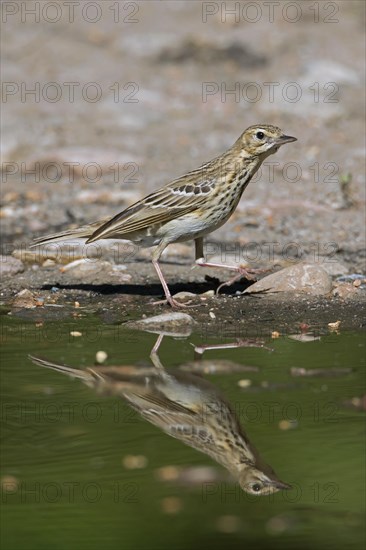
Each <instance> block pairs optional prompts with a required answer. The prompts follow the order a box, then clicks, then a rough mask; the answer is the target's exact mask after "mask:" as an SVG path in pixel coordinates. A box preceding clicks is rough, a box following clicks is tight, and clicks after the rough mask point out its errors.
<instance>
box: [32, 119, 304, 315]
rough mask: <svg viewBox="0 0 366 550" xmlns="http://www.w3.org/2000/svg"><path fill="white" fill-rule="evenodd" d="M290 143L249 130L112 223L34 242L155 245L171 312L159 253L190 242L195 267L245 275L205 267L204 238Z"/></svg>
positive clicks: (272, 131) (272, 133) (275, 133)
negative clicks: (71, 240) (82, 240)
mask: <svg viewBox="0 0 366 550" xmlns="http://www.w3.org/2000/svg"><path fill="white" fill-rule="evenodd" d="M292 141H296V138H294V137H291V136H286V135H285V134H284V133H283V132H282V130H281V129H280V128H277V127H276V126H270V125H268V124H262V125H256V126H250V127H249V128H247V130H245V132H243V133H242V135H241V136H240V137H239V138H238V139H237V141H236V142H235V143H234V145H233V146H232V147H230V149H228V150H227V151H226V152H225V153H223V154H222V155H220V156H219V157H216V158H214V159H213V160H211V161H210V162H206V163H205V164H203V165H202V166H200V167H199V168H197V169H196V170H192V171H191V172H188V174H185V175H184V176H181V177H180V178H177V179H175V180H173V181H172V182H170V183H168V184H167V185H164V187H161V188H160V189H158V190H157V191H155V192H154V193H151V194H150V195H147V197H145V198H144V199H142V200H140V201H138V202H136V203H135V204H132V205H131V206H129V207H128V208H126V209H125V210H123V212H120V213H119V214H117V215H116V216H114V217H113V218H111V219H108V220H101V221H98V222H94V223H92V224H88V225H84V226H82V227H80V228H77V229H71V230H68V231H64V232H61V233H57V234H54V235H49V236H46V237H42V238H39V239H37V240H36V241H35V243H36V244H37V245H40V244H46V243H49V242H56V241H59V242H60V241H64V240H66V239H69V238H85V239H86V243H87V244H88V243H92V242H94V241H97V240H99V239H123V240H129V241H132V242H134V243H137V244H138V245H139V246H142V247H150V246H156V249H155V250H154V252H153V254H152V263H153V266H154V268H155V270H156V273H157V274H158V277H159V279H160V282H161V284H162V286H163V289H164V293H165V297H166V301H167V302H168V303H169V304H170V305H171V306H172V307H184V304H181V303H179V302H177V300H175V299H174V298H173V297H172V295H171V293H170V290H169V287H168V285H167V283H166V281H165V278H164V275H163V273H162V271H161V268H160V265H159V259H160V256H161V254H162V252H163V251H164V250H165V248H166V247H167V246H168V245H169V244H171V243H178V242H184V241H188V240H191V239H194V241H195V246H196V263H197V265H200V266H203V267H225V268H227V269H232V270H235V271H238V272H239V274H244V275H245V274H246V275H250V274H251V272H250V270H245V269H243V268H241V267H240V266H239V267H235V266H234V267H233V266H228V265H224V264H216V263H215V264H211V263H210V262H206V261H205V260H204V257H203V237H204V236H205V235H207V234H209V233H211V232H212V231H215V229H217V228H219V227H221V226H222V225H223V224H224V223H225V222H227V220H228V219H229V218H230V216H231V215H232V213H233V212H234V210H235V209H236V207H237V205H238V202H239V200H240V198H241V196H242V194H243V191H244V189H245V188H246V186H247V185H248V183H249V182H250V180H251V179H252V177H253V176H254V174H255V173H256V172H257V170H258V169H259V167H260V165H261V164H262V162H263V161H264V160H265V159H266V158H267V157H268V156H269V155H272V154H273V153H276V152H277V151H278V149H279V148H280V147H281V146H282V145H284V144H285V143H290V142H292Z"/></svg>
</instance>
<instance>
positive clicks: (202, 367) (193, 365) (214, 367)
mask: <svg viewBox="0 0 366 550" xmlns="http://www.w3.org/2000/svg"><path fill="white" fill-rule="evenodd" d="M178 368H179V370H183V371H186V372H196V373H202V374H221V373H226V374H229V373H233V372H259V368H258V367H252V366H249V365H240V364H239V363H234V362H233V361H228V360H225V359H221V360H220V359H212V360H209V359H207V360H205V361H192V362H190V363H185V364H184V365H180V366H179V367H178Z"/></svg>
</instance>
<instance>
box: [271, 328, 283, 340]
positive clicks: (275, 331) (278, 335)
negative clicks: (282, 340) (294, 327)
mask: <svg viewBox="0 0 366 550" xmlns="http://www.w3.org/2000/svg"><path fill="white" fill-rule="evenodd" d="M280 336H281V335H280V333H279V332H278V331H277V330H274V331H273V332H272V333H271V338H273V339H276V338H279V337H280Z"/></svg>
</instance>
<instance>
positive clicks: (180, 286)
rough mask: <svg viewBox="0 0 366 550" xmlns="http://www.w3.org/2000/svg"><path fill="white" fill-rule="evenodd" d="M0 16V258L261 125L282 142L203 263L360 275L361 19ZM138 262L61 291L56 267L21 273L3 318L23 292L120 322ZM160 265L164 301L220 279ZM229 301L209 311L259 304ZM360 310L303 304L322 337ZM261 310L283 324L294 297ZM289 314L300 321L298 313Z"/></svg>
mask: <svg viewBox="0 0 366 550" xmlns="http://www.w3.org/2000/svg"><path fill="white" fill-rule="evenodd" d="M9 4H11V5H12V8H6V9H7V10H10V11H11V9H13V8H14V11H15V13H10V12H9V13H8V12H7V13H6V17H5V22H4V23H3V25H2V27H3V29H2V30H3V33H2V35H3V38H2V41H3V44H2V45H3V56H4V61H3V67H2V77H3V81H4V82H5V87H3V105H2V111H3V117H2V118H3V120H2V136H3V137H2V142H1V147H2V168H3V173H2V195H1V197H2V198H1V203H2V212H1V222H2V253H3V254H5V255H6V256H8V255H10V254H12V253H13V251H14V250H16V249H18V250H19V249H22V250H25V249H27V248H28V245H29V244H30V243H31V241H32V239H33V238H34V237H35V236H40V235H42V234H47V233H50V232H53V231H55V230H56V231H57V230H59V229H61V228H62V229H63V228H67V227H71V226H73V225H74V226H76V225H78V224H82V223H84V222H89V221H94V220H97V219H99V218H103V217H105V216H109V215H110V216H112V215H114V214H116V213H117V212H118V211H121V210H122V209H123V208H124V207H126V206H128V205H129V204H131V203H132V202H134V201H135V200H138V199H139V198H141V197H143V196H144V195H145V194H146V193H147V192H150V191H152V190H153V189H154V188H157V187H158V186H160V185H163V184H164V183H167V182H168V181H169V180H171V179H173V178H174V177H176V176H178V175H181V174H182V173H185V172H187V171H188V170H190V169H193V168H195V167H197V166H199V165H200V164H201V163H202V162H205V161H207V160H209V159H210V158H213V157H214V156H216V155H217V154H220V153H221V152H223V151H224V150H225V149H226V148H228V147H229V146H230V145H231V144H232V143H233V142H234V141H235V140H236V138H237V137H238V136H239V134H240V133H241V132H242V131H243V130H244V129H245V128H246V127H247V126H249V125H251V124H255V123H258V122H263V123H271V124H276V125H279V126H280V127H281V128H283V130H284V131H285V132H286V133H288V134H290V135H295V136H296V137H297V138H298V142H296V143H295V144H290V145H289V146H286V147H284V148H283V149H282V150H281V151H280V152H279V153H278V154H277V155H276V156H273V157H270V158H269V159H268V161H267V162H266V163H265V165H264V166H263V167H262V170H261V172H260V173H259V174H258V177H257V178H256V180H255V181H252V182H251V184H250V185H249V187H248V189H247V190H246V192H245V194H244V197H243V199H242V201H241V203H240V205H239V207H238V209H237V211H236V212H235V214H234V215H233V216H232V218H231V219H230V221H229V222H228V223H227V224H226V225H225V226H223V227H222V228H221V229H220V230H218V231H217V232H216V233H214V234H213V235H210V236H209V238H208V244H207V246H206V251H207V252H208V253H209V254H213V255H214V256H215V255H216V256H219V257H220V258H221V259H222V260H223V261H227V260H228V259H230V258H231V259H234V260H235V261H247V262H248V263H249V264H250V265H252V266H253V267H263V268H273V267H274V268H278V267H283V266H285V265H288V263H289V262H294V261H300V260H307V261H316V262H321V263H323V264H324V263H327V264H332V265H333V264H335V266H336V267H334V265H333V267H334V269H333V271H332V270H330V272H331V275H332V277H333V281H334V282H336V281H337V278H339V277H340V276H346V275H352V274H354V273H358V274H361V275H362V274H365V272H366V269H365V229H364V210H365V174H364V135H365V127H364V114H365V113H364V99H365V97H364V88H363V82H364V66H363V59H364V50H363V46H364V3H363V2H361V1H352V0H347V1H344V2H342V1H340V2H331V3H325V2H319V3H316V5H317V6H318V12H316V11H315V12H314V11H312V10H310V9H309V3H306V2H295V5H296V6H297V8H294V7H292V8H288V7H286V6H287V5H288V3H286V2H281V3H280V6H279V7H278V8H276V10H275V11H274V12H273V14H271V13H270V12H269V11H267V9H265V7H264V6H263V5H261V3H259V2H254V3H253V2H251V3H249V4H252V7H251V8H249V7H248V3H247V2H240V3H237V4H238V5H239V8H240V9H239V11H238V12H237V13H236V16H233V15H232V16H230V15H229V14H227V13H225V9H224V6H225V5H226V6H227V7H229V3H226V4H225V3H221V2H219V3H216V2H213V3H207V2H206V3H205V2H175V1H174V2H167V1H165V2H154V1H148V2H132V3H131V2H130V3H126V2H119V4H118V6H119V11H118V12H117V11H116V9H117V8H116V7H114V8H113V6H115V4H116V3H113V2H108V1H104V2H96V3H95V4H96V5H97V6H98V9H97V11H95V8H90V6H89V7H88V4H90V3H88V2H80V6H79V7H78V8H75V13H74V14H73V15H72V14H70V11H69V10H68V9H66V7H65V6H64V5H63V4H62V3H61V2H60V8H59V10H55V8H54V7H53V8H52V7H49V8H47V9H46V8H45V6H46V4H48V3H46V2H41V3H40V8H39V9H40V12H39V13H35V15H33V16H32V15H30V14H29V13H27V12H26V11H24V10H25V8H24V6H22V4H24V3H20V2H11V3H9ZM27 4H28V7H29V5H31V4H34V3H33V2H28V3H27ZM253 4H254V5H255V6H256V8H255V6H254V7H253ZM111 8H113V9H111ZM255 9H256V11H253V10H255ZM268 9H269V8H268ZM93 10H94V11H93ZM294 10H296V11H294ZM211 12H215V13H211ZM58 16H60V17H59V20H58V21H56V22H52V20H53V19H54V20H55V19H57V17H58ZM93 18H96V19H97V18H99V19H98V21H96V22H94V23H93V22H92V20H93ZM297 19H298V20H297ZM31 90H33V93H32V92H31ZM232 92H234V93H232ZM274 163H277V164H274ZM21 257H22V258H23V259H24V254H23V256H21ZM148 257H149V251H139V250H135V249H133V250H132V252H131V249H129V248H128V247H127V248H123V247H122V252H121V249H120V252H119V253H118V254H117V255H116V254H115V252H114V253H113V252H111V251H110V250H109V251H108V250H107V251H104V252H103V258H104V260H108V261H110V262H111V263H112V264H114V263H116V264H122V265H125V266H126V269H123V268H120V269H117V270H115V271H114V273H113V275H111V274H109V275H107V276H106V272H105V271H103V269H102V268H101V269H99V268H97V267H96V268H95V272H94V273H93V272H92V271H90V272H89V273H88V274H87V275H85V274H84V275H83V274H82V273H81V274H80V273H79V274H78V275H75V274H74V275H75V276H72V275H71V272H70V273H69V274H67V273H63V274H62V273H61V272H60V265H59V264H58V263H55V264H52V263H51V262H48V263H46V264H43V262H42V261H33V260H32V259H31V260H30V261H25V262H24V265H23V267H22V269H19V272H17V270H16V269H15V270H14V271H11V270H10V271H8V273H7V275H6V276H5V277H4V279H3V282H2V301H3V303H9V302H10V301H11V299H12V297H13V296H14V295H15V294H16V293H17V292H19V290H21V289H25V288H28V289H30V290H31V291H32V292H34V293H35V295H36V296H38V297H41V299H42V300H44V301H45V302H47V301H50V300H51V301H52V300H55V299H56V298H55V297H56V296H58V298H57V301H58V303H59V304H64V305H65V304H67V303H68V304H72V303H73V301H74V300H78V301H80V302H81V303H82V302H85V303H88V305H89V306H90V307H91V306H92V304H93V303H94V305H95V309H96V310H98V309H99V308H100V307H101V305H103V304H104V306H105V307H107V309H108V308H112V309H113V307H114V305H113V304H116V303H118V304H119V307H120V309H121V308H122V310H129V311H130V310H133V309H134V308H135V307H137V304H138V303H140V302H141V300H142V303H144V304H145V303H146V302H147V301H149V300H151V298H154V299H156V298H157V297H159V296H160V295H161V290H160V287H159V285H158V279H157V277H156V275H155V273H154V271H153V269H152V267H151V266H150V265H149V264H148V261H147V260H148ZM28 259H29V258H28ZM165 259H166V260H167V262H168V263H167V264H166V265H164V270H165V273H166V275H167V278H168V280H169V282H170V283H171V284H172V290H173V292H178V291H180V290H184V291H191V292H195V293H197V292H198V293H202V292H205V291H207V290H210V289H214V288H216V287H217V284H218V281H217V280H215V279H214V280H208V281H207V280H206V279H205V277H207V276H210V277H213V278H215V277H217V279H218V280H220V281H223V280H225V277H227V275H226V274H225V273H223V272H219V273H217V272H212V273H211V272H208V271H207V270H206V271H204V270H200V269H199V268H196V269H195V270H193V271H190V263H191V261H192V259H193V247H191V248H190V247H189V246H188V245H181V246H176V247H174V246H173V247H172V250H171V251H168V253H167V255H166V258H165ZM38 260H39V259H38ZM128 262H129V263H128ZM42 264H43V265H42ZM192 283H193V284H192ZM52 287H57V288H58V289H60V290H58V291H57V290H54V291H53V292H52V293H51V291H50V289H52ZM243 288H245V284H241V285H237V286H236V287H234V288H233V287H232V288H231V289H230V293H231V297H226V298H225V297H223V298H218V299H214V298H209V299H210V300H216V302H215V303H214V304H213V305H214V307H218V308H219V310H218V312H219V311H220V309H222V311H221V315H224V316H225V317H226V318H227V319H230V316H231V315H233V316H234V318H235V316H236V317H239V316H240V311H241V310H243V307H244V310H246V307H247V306H246V305H245V306H243V305H242V304H241V303H240V300H241V301H242V302H243V304H244V303H245V304H247V303H249V302H250V304H253V303H262V304H264V303H265V301H266V300H267V298H266V297H262V298H260V299H259V300H262V301H261V302H259V301H258V299H257V298H244V297H242V296H241V297H238V298H233V296H235V292H236V291H238V290H242V289H243ZM108 289H109V290H108ZM364 295H365V291H363V290H359V292H358V293H357V294H356V295H352V297H351V298H350V301H349V302H347V300H341V299H339V298H334V297H328V298H322V299H320V300H318V302H317V300H316V299H311V300H310V302H312V303H314V304H315V306H314V307H318V306H316V304H317V303H318V304H322V308H323V310H324V307H325V305H324V304H326V303H328V304H332V305H331V307H332V308H333V309H332V315H331V317H332V319H330V320H334V318H333V317H337V318H338V317H339V316H340V315H341V314H342V311H343V312H344V311H345V309H347V307H348V306H346V305H345V304H346V303H348V304H349V308H350V311H351V310H352V309H353V310H354V311H355V312H356V313H355V316H356V317H355V319H354V322H353V323H350V324H351V325H352V326H359V324H360V322H361V321H360V320H361V315H362V314H363V304H364V302H365V298H364ZM141 296H143V298H142V299H141ZM270 300H272V301H273V300H274V301H275V302H276V304H277V305H274V306H273V311H276V309H277V310H279V309H281V311H283V312H286V307H287V306H286V304H288V302H289V301H291V300H293V296H289V297H286V298H285V297H284V296H282V298H280V299H279V298H278V297H276V298H270ZM297 301H298V304H302V305H301V306H300V305H299V308H300V309H299V315H298V317H299V319H300V318H301V317H304V315H303V314H302V313H301V311H302V312H304V311H306V310H307V309H309V307H310V306H309V303H310V302H307V299H305V298H298V300H297ZM227 303H229V305H228V306H225V305H224V304H227ZM234 303H235V304H238V305H235V307H234V306H233V304H234ZM357 303H359V304H360V307H355V305H356V304H357ZM306 304H308V305H306ZM232 308H233V309H232ZM322 308H321V309H322ZM54 309H57V308H54ZM199 309H200V308H197V312H198V311H199ZM201 309H202V308H201ZM204 309H206V315H207V306H204ZM264 309H265V308H264ZM195 311H196V310H195ZM224 311H225V312H226V314H224ZM337 312H339V314H338V315H337ZM293 313H294V312H293ZM197 315H200V314H199V313H197ZM284 315H285V313H284ZM263 316H264V317H265V315H264V311H263V312H262V318H263ZM350 316H351V317H352V315H351V313H350ZM295 317H296V319H297V316H296V315H295ZM284 318H285V317H284ZM258 319H260V315H259V317H258Z"/></svg>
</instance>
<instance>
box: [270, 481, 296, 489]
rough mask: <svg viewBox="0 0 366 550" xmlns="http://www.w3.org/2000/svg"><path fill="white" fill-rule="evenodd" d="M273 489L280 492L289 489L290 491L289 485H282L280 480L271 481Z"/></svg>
mask: <svg viewBox="0 0 366 550" xmlns="http://www.w3.org/2000/svg"><path fill="white" fill-rule="evenodd" d="M271 485H272V486H273V487H276V489H279V490H281V491H283V490H286V491H287V490H289V489H292V487H291V485H289V484H288V483H284V482H283V481H280V480H276V481H272V484H271Z"/></svg>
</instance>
